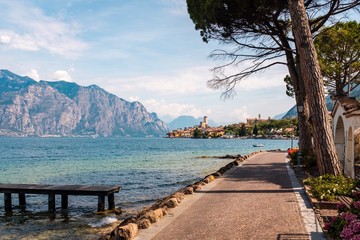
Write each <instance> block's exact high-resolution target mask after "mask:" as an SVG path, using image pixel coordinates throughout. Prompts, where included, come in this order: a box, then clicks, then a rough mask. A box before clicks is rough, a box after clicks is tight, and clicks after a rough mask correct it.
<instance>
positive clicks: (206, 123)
mask: <svg viewBox="0 0 360 240" xmlns="http://www.w3.org/2000/svg"><path fill="white" fill-rule="evenodd" d="M204 124H205V125H206V126H208V117H207V116H204Z"/></svg>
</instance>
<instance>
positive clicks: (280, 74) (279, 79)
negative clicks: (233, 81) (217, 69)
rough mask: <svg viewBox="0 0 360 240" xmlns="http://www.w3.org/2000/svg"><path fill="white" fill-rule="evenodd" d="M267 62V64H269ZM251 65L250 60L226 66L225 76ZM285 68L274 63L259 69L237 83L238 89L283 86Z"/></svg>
mask: <svg viewBox="0 0 360 240" xmlns="http://www.w3.org/2000/svg"><path fill="white" fill-rule="evenodd" d="M280 60H281V59H280ZM270 63H271V62H268V63H267V64H270ZM252 65H253V63H252V61H244V62H243V63H242V64H240V65H239V66H233V67H228V68H226V69H225V71H224V75H225V76H231V75H235V74H237V73H239V72H240V71H241V70H243V69H247V68H249V67H251V66H252ZM287 71H288V70H287V68H286V66H284V65H275V66H272V67H270V68H268V69H266V70H263V71H259V72H258V73H256V74H252V75H250V76H249V77H247V78H245V79H243V80H241V81H240V82H238V83H237V86H236V89H237V90H238V91H251V90H256V89H269V88H274V87H282V86H284V80H283V79H284V77H285V76H286V74H287Z"/></svg>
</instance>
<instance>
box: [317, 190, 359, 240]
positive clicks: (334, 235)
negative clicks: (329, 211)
mask: <svg viewBox="0 0 360 240" xmlns="http://www.w3.org/2000/svg"><path fill="white" fill-rule="evenodd" d="M359 196H360V194H359V192H356V193H355V194H353V197H354V202H353V203H352V205H351V207H350V209H347V208H346V207H344V205H343V204H338V211H339V214H338V216H337V217H332V218H331V219H330V220H329V221H328V222H327V223H326V224H325V227H324V229H325V230H326V231H327V235H328V236H329V237H331V239H334V240H337V239H344V240H359V239H360V201H358V199H357V198H358V197H359Z"/></svg>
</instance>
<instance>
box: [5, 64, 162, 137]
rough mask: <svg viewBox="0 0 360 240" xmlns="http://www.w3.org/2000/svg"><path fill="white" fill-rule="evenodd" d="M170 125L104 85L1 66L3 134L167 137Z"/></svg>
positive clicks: (139, 104)
mask: <svg viewBox="0 0 360 240" xmlns="http://www.w3.org/2000/svg"><path fill="white" fill-rule="evenodd" d="M167 131H168V128H167V126H166V124H165V123H164V122H162V121H161V120H160V119H158V117H157V115H156V114H155V113H149V112H148V111H147V110H146V109H145V107H144V106H143V105H142V104H141V103H139V102H132V103H131V102H127V101H125V100H124V99H121V98H119V97H117V96H115V95H113V94H111V93H109V92H107V91H105V90H104V89H102V88H100V87H98V86H96V85H91V86H88V87H83V86H80V85H77V84H76V83H71V82H66V81H57V82H50V81H40V82H37V81H35V80H33V79H31V78H29V77H22V76H19V75H16V74H14V73H12V72H10V71H8V70H0V135H2V136H4V135H5V136H100V137H110V136H134V137H138V136H149V135H152V136H164V135H165V134H166V132H167Z"/></svg>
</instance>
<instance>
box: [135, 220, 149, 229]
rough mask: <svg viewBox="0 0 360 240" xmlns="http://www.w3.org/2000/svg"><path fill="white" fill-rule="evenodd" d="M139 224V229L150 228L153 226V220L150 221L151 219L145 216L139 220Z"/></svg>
mask: <svg viewBox="0 0 360 240" xmlns="http://www.w3.org/2000/svg"><path fill="white" fill-rule="evenodd" d="M137 225H138V227H139V229H146V228H149V227H150V226H151V222H150V220H149V219H147V218H143V219H140V220H139V222H138V223H137Z"/></svg>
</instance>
